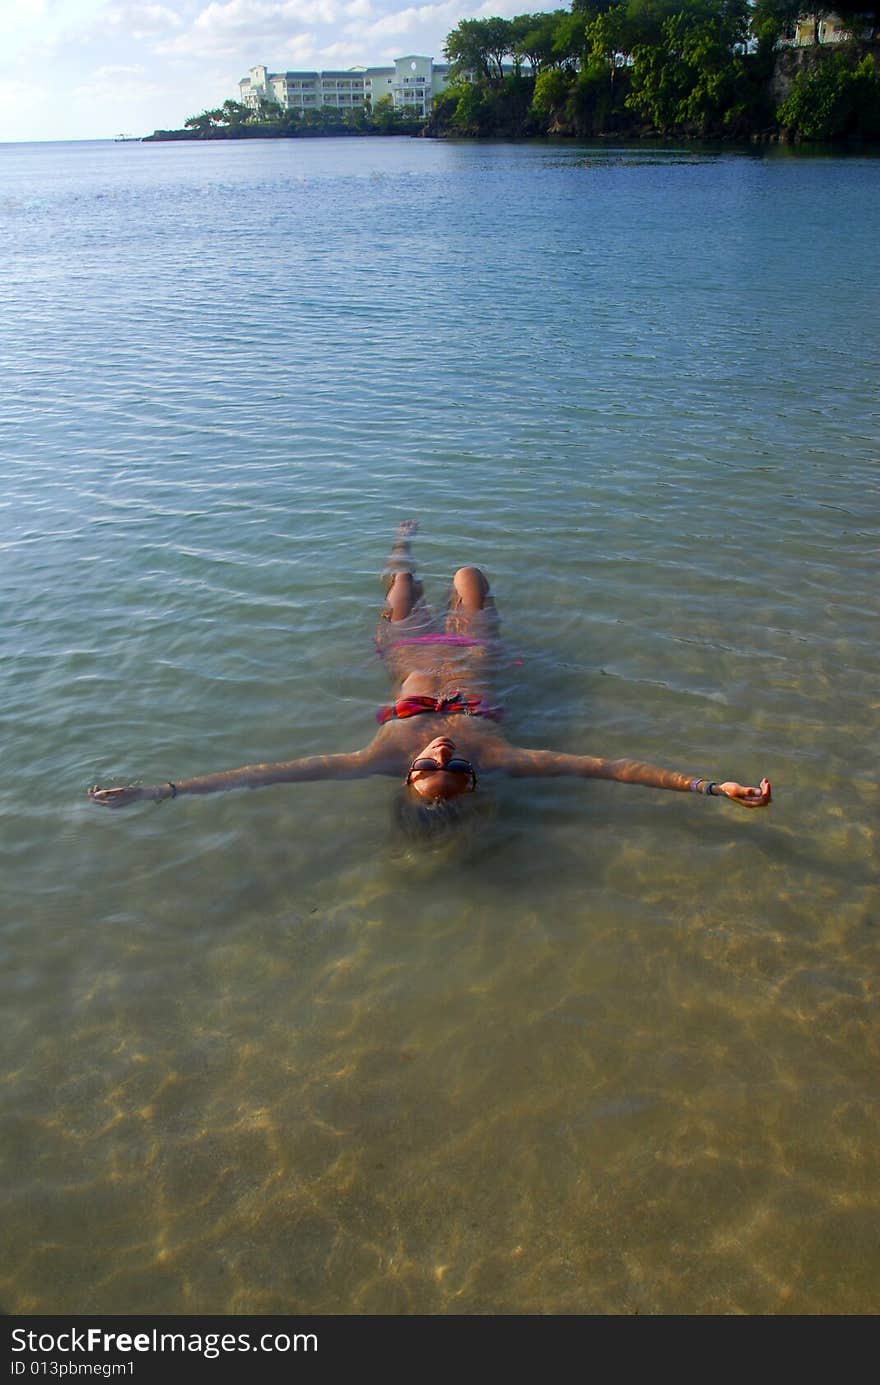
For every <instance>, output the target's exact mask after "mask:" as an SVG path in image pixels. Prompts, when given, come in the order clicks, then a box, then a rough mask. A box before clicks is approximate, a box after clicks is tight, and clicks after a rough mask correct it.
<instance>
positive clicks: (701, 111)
mask: <svg viewBox="0 0 880 1385" xmlns="http://www.w3.org/2000/svg"><path fill="white" fill-rule="evenodd" d="M747 26H748V10H747V5H746V0H692V3H691V4H690V5H689V6H688V8H687V9H681V10H679V12H678V13H677V14H672V15H669V16H668V17H667V18H665V19H664V20H663V22H662V23H661V26H660V42H659V43H651V44H647V43H644V44H636V45H635V47H634V48H633V52H632V57H633V66H632V88H631V91H630V93H629V95H628V96H627V98H626V104H627V105H628V106H629V107H630V109H632V110H634V111H636V112H638V114H639V115H641V116H643V117H644V118H645V119H647V120H649V121H650V122H651V124H652V125H654V126H655V127H656V128H657V129H659V130H662V131H664V132H668V131H670V130H674V129H676V128H681V127H682V126H683V127H685V128H687V129H692V130H696V131H697V132H699V133H700V134H703V135H707V134H710V133H712V132H714V131H721V130H723V129H725V128H729V127H730V126H731V125H732V124H733V123H734V122H735V120H736V118H737V116H738V115H740V113H741V111H740V102H739V101H738V94H739V90H740V88H741V86H742V83H743V79H744V75H745V57H744V54H745V48H746V44H747V40H748V27H747Z"/></svg>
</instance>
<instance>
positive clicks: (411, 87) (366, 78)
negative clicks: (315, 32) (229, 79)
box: [238, 53, 449, 116]
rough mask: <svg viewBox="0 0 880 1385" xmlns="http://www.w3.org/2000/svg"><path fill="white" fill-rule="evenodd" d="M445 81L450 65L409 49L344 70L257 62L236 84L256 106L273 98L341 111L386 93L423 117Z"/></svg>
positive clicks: (298, 107)
mask: <svg viewBox="0 0 880 1385" xmlns="http://www.w3.org/2000/svg"><path fill="white" fill-rule="evenodd" d="M448 84H449V67H448V65H447V64H445V63H435V62H434V60H433V58H423V57H420V56H419V55H418V54H412V53H410V54H409V55H408V56H407V57H405V58H395V60H394V66H393V67H350V68H348V69H347V71H345V72H269V71H268V70H267V68H266V67H264V66H263V65H262V64H259V65H258V66H257V67H252V68H251V70H250V73H249V74H248V76H247V77H243V78H242V80H241V81H240V82H239V84H238V86H239V91H240V93H241V97H240V100H241V103H242V105H244V106H252V107H254V108H256V107H257V106H258V105H259V103H260V101H261V100H262V101H274V102H276V103H277V105H279V106H283V107H284V109H285V110H294V111H316V110H320V108H321V107H322V106H336V107H338V108H339V109H340V110H351V109H352V108H354V107H358V106H363V105H365V104H366V105H371V106H374V105H375V104H376V102H377V101H378V100H379V99H380V98H381V97H383V96H390V97H391V100H392V101H393V102H394V105H395V106H396V107H397V108H398V109H400V110H402V109H403V108H404V107H410V108H412V107H414V108H415V113H416V114H417V115H420V116H425V115H427V114H428V112H429V111H430V109H431V102H432V101H433V99H434V97H435V96H436V95H437V94H438V93H439V92H441V91H442V90H443V88H444V87H446V86H448Z"/></svg>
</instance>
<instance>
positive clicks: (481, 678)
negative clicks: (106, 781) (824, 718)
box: [89, 520, 770, 833]
mask: <svg viewBox="0 0 880 1385" xmlns="http://www.w3.org/2000/svg"><path fill="white" fill-rule="evenodd" d="M416 528H417V525H416V523H415V521H414V520H407V521H405V522H404V523H403V524H401V525H400V526H399V528H398V531H397V537H396V540H395V543H394V547H393V549H392V552H391V556H390V558H389V560H388V564H387V567H386V571H385V579H386V602H385V609H384V611H383V613H382V614H383V619H382V621H381V622H380V625H379V632H378V635H377V638H376V644H377V647H378V649H379V652H380V654H381V655H382V656H383V658H384V660H385V664H386V667H387V669H388V673H389V676H390V678H391V683H392V686H393V689H394V700H393V701H392V702H391V704H390V705H389V706H387V707H382V708H381V709H380V710H379V712H378V713H377V717H376V720H377V721H378V722H379V730H378V731H377V733H376V735H375V736H374V737H373V739H372V740H371V741H370V743H369V745H367V746H365V747H364V748H363V750H355V751H351V752H350V753H344V754H336V755H308V756H305V757H304V758H302V759H299V760H282V761H280V762H279V763H278V764H272V765H245V766H243V767H242V768H241V769H230V770H222V771H221V772H220V773H218V774H202V775H198V776H197V777H196V778H195V779H182V780H177V781H175V782H174V783H172V782H171V781H170V780H169V781H168V782H166V783H164V784H153V785H129V786H127V787H125V788H119V789H102V788H99V787H98V786H97V785H96V786H95V787H94V788H92V789H90V790H89V797H90V798H91V800H92V802H93V803H99V804H102V805H103V806H104V807H106V808H122V807H125V806H126V805H127V804H129V803H140V802H144V801H154V802H158V801H161V800H163V799H166V798H178V797H180V795H181V794H205V793H220V792H222V791H223V790H226V789H260V788H263V787H264V786H265V785H267V784H292V783H306V782H308V781H309V780H315V779H359V778H362V777H364V776H366V775H371V774H386V775H392V776H394V777H398V778H404V776H405V779H404V783H403V787H402V792H401V796H400V800H399V803H398V820H399V822H400V825H401V826H402V827H403V828H404V829H406V830H408V831H414V832H425V833H429V832H431V831H432V830H433V829H434V828H435V827H437V828H439V827H442V826H444V825H446V823H448V822H449V821H450V820H452V819H454V818H456V817H457V816H458V815H459V813H460V812H461V809H462V808H463V807H464V805H465V803H466V801H467V800H466V798H465V795H468V794H471V793H473V792H474V790H475V789H476V787H477V784H478V782H479V780H480V778H481V777H482V776H483V775H484V774H509V775H515V776H517V777H522V776H527V775H531V776H543V777H548V776H554V775H562V774H568V775H576V776H580V777H581V778H584V779H615V780H617V781H618V782H619V783H622V784H643V785H645V786H646V787H648V788H654V789H677V790H679V791H680V792H685V793H686V792H690V793H702V794H708V795H710V796H713V797H717V798H729V799H731V800H732V801H733V802H734V803H739V804H741V805H742V806H743V807H744V808H760V807H762V806H763V805H764V804H766V803H769V802H770V783H769V781H768V780H767V779H762V780H761V783H760V785H759V786H758V787H757V788H746V787H744V786H743V785H742V784H737V783H736V782H735V781H734V780H731V779H728V780H725V781H724V782H723V783H717V782H715V781H714V780H711V779H706V778H699V777H695V776H693V775H690V774H681V773H679V772H678V771H677V770H671V769H659V768H657V766H655V765H647V764H642V763H640V762H638V761H636V760H602V759H599V758H597V757H594V756H592V755H570V754H567V753H566V752H564V751H556V750H525V749H523V747H522V746H518V745H511V744H510V742H509V741H508V740H507V738H506V737H505V736H504V734H503V732H502V731H501V729H500V728H499V726H498V719H499V717H500V708H498V707H496V706H493V705H492V693H491V686H490V681H491V672H492V664H493V661H494V658H495V656H496V655H497V652H498V617H497V614H496V611H495V603H494V601H493V599H492V597H491V596H490V594H489V583H488V581H487V580H486V578H485V576H484V574H483V573H482V572H481V571H480V569H479V568H476V567H462V568H459V570H458V572H456V574H455V577H454V578H453V591H452V598H451V602H450V609H449V612H448V614H447V616H446V619H445V621H444V624H443V629H442V630H440V629H437V628H436V627H435V624H434V622H433V620H432V617H431V613H430V611H429V609H428V607H427V606H426V605H425V603H424V601H423V599H422V587H421V583H420V582H418V581H417V579H416V576H415V565H414V563H413V560H412V554H411V549H410V540H411V538H412V535H413V534H414V533H415V531H416Z"/></svg>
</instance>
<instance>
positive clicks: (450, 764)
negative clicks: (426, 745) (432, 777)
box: [406, 756, 477, 792]
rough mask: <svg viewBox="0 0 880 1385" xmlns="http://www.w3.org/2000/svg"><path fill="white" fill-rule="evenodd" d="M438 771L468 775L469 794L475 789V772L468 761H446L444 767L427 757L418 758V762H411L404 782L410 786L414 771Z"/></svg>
mask: <svg viewBox="0 0 880 1385" xmlns="http://www.w3.org/2000/svg"><path fill="white" fill-rule="evenodd" d="M420 769H424V770H438V769H449V770H451V771H452V773H453V774H469V775H470V776H471V792H473V790H474V789H475V788H476V787H477V771H476V770H475V769H474V767H473V765H472V764H471V762H470V760H458V759H453V760H447V761H446V764H445V765H441V763H440V761H439V760H432V759H431V758H430V757H429V756H420V757H419V758H418V760H413V762H412V764H411V765H410V767H409V774H408V775H407V776H406V782H407V783H408V784H410V783H411V782H412V777H413V775H414V774H415V772H416V770H420Z"/></svg>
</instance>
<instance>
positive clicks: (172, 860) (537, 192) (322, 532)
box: [0, 140, 880, 1313]
mask: <svg viewBox="0 0 880 1385" xmlns="http://www.w3.org/2000/svg"><path fill="white" fill-rule="evenodd" d="M878 170H880V165H878V163H877V160H876V159H873V160H872V159H870V158H862V157H849V158H828V157H795V156H793V155H791V154H789V153H786V152H785V151H774V152H773V153H772V154H765V155H760V154H751V153H739V152H730V151H727V152H723V153H717V152H711V151H706V152H703V151H693V150H687V151H685V150H682V149H676V148H673V147H669V148H666V149H660V148H656V149H646V148H642V147H633V148H626V149H615V148H610V147H603V148H598V149H597V148H592V147H589V148H588V147H572V146H568V145H566V146H548V145H525V146H505V145H492V146H478V145H454V144H434V143H430V142H424V141H407V140H387V141H380V140H375V141H357V140H338V141H315V142H305V141H303V142H278V143H272V144H265V145H263V144H255V145H235V144H231V145H222V144H215V145H205V146H188V145H164V146H163V145H139V144H126V145H114V144H86V145H56V146H0V228H2V233H3V243H4V247H5V251H6V254H5V263H6V273H5V274H4V275H3V276H0V380H2V392H0V438H2V443H3V446H2V451H0V475H2V489H0V563H2V575H3V587H4V592H5V594H6V598H7V601H6V607H7V611H8V616H7V621H6V629H5V638H4V642H3V646H4V658H3V675H2V686H0V708H2V712H3V716H4V721H5V724H6V727H7V736H6V742H5V744H6V754H5V774H4V775H3V777H2V782H0V792H2V803H3V812H4V815H3V848H4V855H5V860H6V865H5V871H4V882H5V890H4V896H5V899H4V905H5V909H4V914H5V920H4V923H3V928H2V934H0V946H2V956H3V970H2V987H3V992H2V996H3V1014H4V1045H3V1053H4V1060H3V1083H2V1087H0V1093H2V1098H0V1099H2V1106H0V1140H2V1147H3V1149H4V1153H5V1164H6V1168H7V1170H8V1173H7V1176H6V1178H5V1179H4V1188H3V1206H2V1208H0V1224H2V1225H3V1227H4V1239H5V1249H4V1254H3V1255H2V1257H0V1307H2V1308H3V1309H4V1310H5V1311H7V1312H43V1313H48V1312H66V1313H94V1312H111V1313H112V1312H116V1313H119V1312H165V1313H176V1312H187V1311H198V1312H217V1313H246V1312H269V1313H283V1312H303V1313H310V1312H317V1313H323V1312H350V1313H399V1312H427V1313H475V1312H479V1313H535V1312H542V1313H546V1312H566V1313H593V1312H635V1311H639V1312H667V1313H668V1312H684V1313H707V1312H760V1313H778V1312H782V1313H789V1312H792V1313H816V1312H841V1313H862V1312H872V1311H875V1310H876V1283H877V1272H878V1268H880V1263H878V1245H880V1237H878V1222H880V1215H878V1213H880V1197H878V1192H877V1188H878V1182H877V1173H878V1168H877V1153H876V1151H877V1133H878V1131H877V1120H876V1114H877V1084H876V1073H877V1060H878V1053H877V1048H878V1043H877V1000H878V993H877V984H876V975H877V940H876V938H877V928H876V924H877V894H876V885H875V878H876V877H875V871H876V806H875V805H876V781H875V775H874V762H875V759H876V756H875V754H872V747H873V748H875V744H876V743H875V736H876V708H877V697H876V633H875V632H876V615H877V598H876V577H875V563H874V552H875V544H876V519H877V453H878V418H877V403H876V400H877V394H876V386H877V379H878V376H880V370H878V366H880V334H878V329H877V307H878V304H877V290H876V284H877V282H878V268H880V265H878V260H880V251H878V247H880V180H878ZM410 514H415V515H417V516H418V517H419V518H420V521H421V533H420V535H419V541H418V544H419V546H418V552H419V556H420V559H421V562H422V566H423V573H424V577H425V581H426V585H427V587H428V590H429V593H431V592H433V593H434V594H435V595H437V594H439V593H440V592H441V591H442V589H443V586H444V584H445V583H446V582H448V578H449V574H450V573H451V572H452V571H453V570H454V568H455V567H456V566H458V565H459V564H461V563H463V562H477V563H480V564H482V565H483V566H484V567H485V568H486V569H487V571H488V572H489V574H490V577H491V579H492V582H493V587H494V590H495V593H496V596H497V600H498V604H499V608H500V610H501V613H502V618H503V621H504V632H505V636H506V641H507V648H508V651H509V656H510V657H509V664H508V667H507V668H506V669H505V673H504V683H503V687H502V689H501V693H502V696H503V700H504V702H505V704H506V707H507V729H508V733H509V735H510V736H511V737H512V738H513V739H515V740H518V741H521V742H522V743H525V744H528V745H537V744H546V745H553V746H556V747H558V748H563V749H573V750H577V751H582V752H585V753H597V754H604V755H609V756H617V755H633V756H638V757H640V758H644V759H648V760H653V761H656V762H659V763H662V764H666V765H670V766H672V767H675V768H681V769H685V770H688V771H693V772H694V773H706V774H711V775H713V776H714V777H717V778H727V777H732V778H736V779H740V780H742V781H743V782H756V781H757V779H758V778H759V777H760V776H761V775H762V774H764V773H766V774H768V775H769V777H770V779H771V780H772V782H773V785H774V794H775V801H774V803H773V805H772V807H771V808H770V809H769V810H767V811H766V812H763V813H745V812H742V811H738V810H736V809H735V808H734V807H733V806H732V805H729V804H724V803H715V802H709V801H707V800H705V799H698V798H696V797H693V796H685V795H678V794H663V793H656V792H651V791H644V790H638V789H633V788H628V787H625V786H621V785H609V784H583V783H578V784H574V783H566V782H564V781H563V782H555V783H553V782H551V783H545V784H540V785H533V786H530V787H529V786H526V785H523V784H522V783H519V784H516V785H511V786H506V787H503V788H502V789H501V791H500V792H499V794H498V796H497V803H496V811H495V813H494V816H491V817H488V818H487V819H486V821H485V822H484V823H483V825H482V827H481V830H480V831H479V833H478V834H477V835H476V838H475V840H474V841H473V842H471V843H470V844H469V845H468V846H466V847H463V848H461V849H459V850H456V851H455V852H452V853H449V852H441V853H429V854H426V855H422V856H418V855H416V854H415V853H414V852H413V851H412V850H411V849H409V848H404V847H402V846H401V845H400V844H399V843H397V842H396V841H395V840H394V839H393V836H392V832H391V818H390V811H389V804H390V799H391V794H392V788H391V787H390V786H389V785H388V784H386V783H385V782H384V781H375V782H370V781H367V782H357V783H353V784H344V785H309V786H300V787H297V788H292V787H288V788H275V789H269V790H265V791H262V792H261V793H257V794H231V795H227V796H222V797H218V798H214V799H203V800H184V801H178V802H175V803H174V804H167V805H163V806H162V807H159V808H155V807H147V808H135V809H132V810H130V811H129V812H127V813H120V814H114V815H110V814H106V813H101V812H99V811H97V810H96V809H94V808H92V807H90V805H88V804H87V803H86V802H85V799H84V791H85V788H86V787H87V785H89V784H90V783H93V782H95V781H100V782H103V783H107V782H114V781H117V782H119V781H121V782H124V781H126V780H129V779H132V778H143V779H144V780H147V781H154V780H157V779H166V778H169V777H181V778H182V777H186V776H187V775H190V774H195V773H199V772H202V771H207V770H212V769H219V768H226V767H230V766H234V765H237V764H242V763H249V762H254V761H258V760H263V759H270V760H272V759H281V758H288V757H290V756H293V755H296V754H300V753H308V752H310V751H314V750H331V749H350V748H353V747H355V746H357V745H360V744H363V743H364V741H365V740H366V739H367V737H368V736H369V735H370V734H371V728H372V725H373V714H374V711H375V708H376V706H377V705H378V704H379V703H380V702H381V701H383V700H384V698H385V691H386V690H385V686H384V683H383V677H382V670H381V666H380V665H379V664H378V662H377V660H376V659H375V657H374V655H373V653H372V649H371V639H372V631H373V627H374V622H375V616H376V611H377V609H378V605H379V600H380V586H379V583H378V581H377V574H378V572H379V569H380V567H381V565H382V561H383V558H384V555H385V551H386V548H387V544H388V541H389V538H390V535H391V532H392V530H393V527H394V524H395V523H396V521H397V520H398V519H400V518H402V517H404V516H407V515H410Z"/></svg>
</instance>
